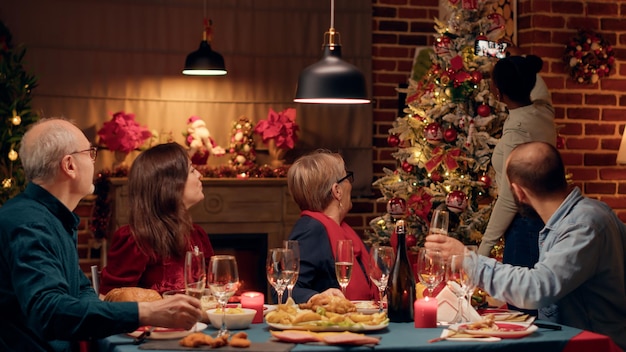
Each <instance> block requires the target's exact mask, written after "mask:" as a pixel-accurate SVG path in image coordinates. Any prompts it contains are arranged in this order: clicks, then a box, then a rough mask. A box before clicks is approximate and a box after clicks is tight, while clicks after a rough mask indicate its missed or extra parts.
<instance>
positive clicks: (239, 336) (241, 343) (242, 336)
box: [228, 331, 252, 348]
mask: <svg viewBox="0 0 626 352" xmlns="http://www.w3.org/2000/svg"><path fill="white" fill-rule="evenodd" d="M228 344H229V345H230V346H232V347H240V348H247V347H250V345H251V344H252V342H250V340H248V334H246V333H245V332H243V331H240V332H238V333H236V334H234V335H233V337H231V338H230V342H229V343H228Z"/></svg>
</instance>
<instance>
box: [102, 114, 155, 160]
mask: <svg viewBox="0 0 626 352" xmlns="http://www.w3.org/2000/svg"><path fill="white" fill-rule="evenodd" d="M112 116H113V118H112V119H111V121H108V122H105V123H104V125H103V126H102V128H101V129H100V130H99V131H98V136H99V137H100V143H101V144H104V145H105V146H106V147H107V148H109V150H113V151H120V152H123V153H130V152H131V151H133V150H135V149H137V148H139V146H141V145H142V144H143V142H145V141H146V139H148V138H150V137H152V132H150V131H149V130H148V128H146V127H142V126H140V125H139V124H138V123H137V122H136V121H135V114H127V113H125V112H124V111H118V112H116V113H114V114H112Z"/></svg>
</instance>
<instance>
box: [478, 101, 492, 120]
mask: <svg viewBox="0 0 626 352" xmlns="http://www.w3.org/2000/svg"><path fill="white" fill-rule="evenodd" d="M476 112H477V113H478V115H480V116H482V117H487V116H489V114H491V108H490V107H489V105H487V104H481V105H479V106H478V108H476Z"/></svg>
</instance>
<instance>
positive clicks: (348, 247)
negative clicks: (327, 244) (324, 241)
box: [335, 240, 354, 296]
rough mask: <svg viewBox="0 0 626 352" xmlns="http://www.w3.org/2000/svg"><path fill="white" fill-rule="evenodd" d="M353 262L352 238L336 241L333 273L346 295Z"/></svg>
mask: <svg viewBox="0 0 626 352" xmlns="http://www.w3.org/2000/svg"><path fill="white" fill-rule="evenodd" d="M353 262H354V251H353V249H352V240H339V241H337V252H336V255H335V274H336V275H337V281H339V286H341V291H342V292H343V294H344V296H345V295H346V288H347V287H348V284H349V283H350V277H351V276H352V263H353Z"/></svg>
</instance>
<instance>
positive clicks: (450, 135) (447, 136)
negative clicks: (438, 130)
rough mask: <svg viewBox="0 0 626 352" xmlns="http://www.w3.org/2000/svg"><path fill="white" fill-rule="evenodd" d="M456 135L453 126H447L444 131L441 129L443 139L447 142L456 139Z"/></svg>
mask: <svg viewBox="0 0 626 352" xmlns="http://www.w3.org/2000/svg"><path fill="white" fill-rule="evenodd" d="M457 136H458V134H457V132H456V130H455V129H454V128H447V129H446V130H445V131H443V139H444V140H445V141H446V142H448V143H452V142H454V141H456V137H457Z"/></svg>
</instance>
